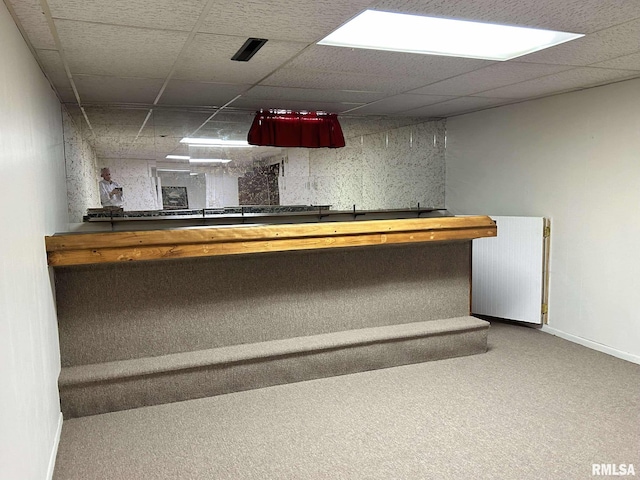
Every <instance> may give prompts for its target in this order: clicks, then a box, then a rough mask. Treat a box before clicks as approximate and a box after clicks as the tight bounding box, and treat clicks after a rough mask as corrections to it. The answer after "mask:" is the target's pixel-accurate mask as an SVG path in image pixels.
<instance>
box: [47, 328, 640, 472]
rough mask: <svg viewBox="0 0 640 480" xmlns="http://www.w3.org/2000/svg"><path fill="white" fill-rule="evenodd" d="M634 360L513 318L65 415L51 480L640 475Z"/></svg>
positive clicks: (638, 370)
mask: <svg viewBox="0 0 640 480" xmlns="http://www.w3.org/2000/svg"><path fill="white" fill-rule="evenodd" d="M638 392H640V366H639V365H635V364H632V363H628V362H625V361H623V360H619V359H616V358H614V357H610V356H608V355H605V354H602V353H599V352H595V351H592V350H589V349H587V348H585V347H582V346H579V345H575V344H572V343H570V342H567V341H565V340H562V339H560V338H557V337H553V336H551V335H548V334H545V333H542V332H539V331H536V330H534V329H530V328H527V327H521V326H516V325H510V324H501V323H495V322H494V323H493V325H492V327H491V329H490V331H489V351H488V352H487V353H486V354H484V355H474V356H471V357H460V358H453V359H448V360H440V361H436V362H427V363H420V364H415V365H407V366H402V367H395V368H389V369H383V370H375V371H370V372H364V373H357V374H352V375H344V376H340V377H331V378H324V379H319V380H312V381H307V382H301V383H295V384H287V385H280V386H275V387H268V388H264V389H260V390H252V391H247V392H239V393H233V394H228V395H222V396H218V397H212V398H205V399H199V400H190V401H187V402H180V403H173V404H166V405H159V406H154V407H146V408H140V409H136V410H128V411H123V412H115V413H108V414H104V415H96V416H92V417H84V418H78V419H72V420H67V421H65V422H64V424H63V429H62V438H61V441H60V446H59V451H58V458H57V463H56V470H55V474H54V479H55V480H69V479H77V480H91V479H110V480H130V479H137V480H138V479H139V480H142V479H193V480H200V479H234V480H245V479H256V480H257V479H259V480H265V479H489V478H496V479H519V480H520V479H522V480H526V479H536V480H538V479H562V480H564V479H586V478H592V477H591V472H592V464H593V463H616V464H620V463H624V464H629V463H633V464H634V465H635V470H636V474H637V475H640V472H639V470H640V451H639V450H640V398H639V395H638Z"/></svg>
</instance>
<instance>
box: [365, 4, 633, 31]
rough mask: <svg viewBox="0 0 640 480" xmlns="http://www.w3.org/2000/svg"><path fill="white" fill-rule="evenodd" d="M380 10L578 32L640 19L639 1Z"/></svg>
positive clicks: (405, 6) (384, 6) (408, 6)
mask: <svg viewBox="0 0 640 480" xmlns="http://www.w3.org/2000/svg"><path fill="white" fill-rule="evenodd" d="M376 9H377V10H389V11H401V12H407V13H415V14H422V15H431V16H434V17H447V18H459V19H467V20H476V21H483V22H490V23H502V24H508V25H521V26H529V27H538V28H545V29H550V30H561V31H566V32H575V33H591V32H595V31H598V30H602V29H605V28H609V27H611V26H614V25H618V24H621V23H624V22H627V21H629V20H631V19H636V18H640V5H639V4H638V2H637V1H636V0H616V1H612V2H603V1H602V0H563V1H561V2H559V1H558V0H474V1H472V2H470V1H469V0H382V1H380V2H379V3H377V4H376Z"/></svg>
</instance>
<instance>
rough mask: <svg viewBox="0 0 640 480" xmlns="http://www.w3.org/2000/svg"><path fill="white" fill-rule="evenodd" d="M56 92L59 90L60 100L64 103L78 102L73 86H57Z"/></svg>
mask: <svg viewBox="0 0 640 480" xmlns="http://www.w3.org/2000/svg"><path fill="white" fill-rule="evenodd" d="M55 90H56V92H58V95H59V96H60V101H61V102H62V103H70V104H73V103H76V94H75V93H73V89H72V88H71V87H66V88H61V87H56V88H55Z"/></svg>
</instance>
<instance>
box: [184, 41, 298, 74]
mask: <svg viewBox="0 0 640 480" xmlns="http://www.w3.org/2000/svg"><path fill="white" fill-rule="evenodd" d="M244 42H245V39H244V38H241V37H232V36H226V35H210V34H198V35H196V36H195V38H194V40H193V43H192V44H191V45H190V47H189V49H188V51H187V52H186V53H185V54H184V55H183V57H182V59H181V61H180V63H179V64H178V66H177V68H176V72H175V75H174V78H175V79H180V80H189V81H204V82H219V83H240V84H254V83H257V82H258V81H259V80H260V79H262V78H264V77H265V76H267V75H268V74H270V73H271V72H272V71H273V70H274V69H276V68H278V67H279V66H280V65H282V64H283V63H285V62H287V61H288V60H290V59H291V58H292V57H294V56H295V55H297V54H298V53H299V52H300V51H301V50H302V49H303V48H304V47H305V45H304V44H301V43H289V42H278V41H270V42H267V43H266V44H265V45H264V46H263V47H262V48H261V49H260V50H259V51H258V53H256V54H255V55H254V56H253V58H252V59H251V60H250V61H248V62H236V61H233V60H231V57H232V56H233V55H234V54H235V53H236V52H237V51H238V49H239V48H240V47H241V46H242V44H243V43H244Z"/></svg>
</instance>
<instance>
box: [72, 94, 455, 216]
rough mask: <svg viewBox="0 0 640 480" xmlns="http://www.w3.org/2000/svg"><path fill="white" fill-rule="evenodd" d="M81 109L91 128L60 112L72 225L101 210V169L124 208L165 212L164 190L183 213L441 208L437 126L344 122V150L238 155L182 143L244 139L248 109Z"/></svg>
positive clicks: (385, 120)
mask: <svg viewBox="0 0 640 480" xmlns="http://www.w3.org/2000/svg"><path fill="white" fill-rule="evenodd" d="M85 112H86V117H87V118H88V119H89V122H90V124H91V127H90V128H89V124H88V123H87V121H86V119H85V117H84V115H83V114H82V112H81V111H80V110H79V109H76V110H74V109H70V110H69V111H68V115H67V114H65V145H66V147H67V148H66V152H67V170H68V174H67V176H68V190H69V206H70V214H71V216H72V218H73V220H72V221H76V222H80V221H82V220H81V219H82V216H83V215H84V214H85V213H86V210H87V208H90V207H96V206H99V205H100V203H99V200H97V199H96V198H95V195H94V193H93V191H94V190H97V180H98V174H97V173H96V172H99V168H100V167H109V168H110V169H111V172H112V177H113V178H114V180H116V181H117V182H118V183H120V184H122V185H124V186H125V187H126V191H127V196H126V204H125V207H124V208H125V210H127V211H133V210H135V211H139V210H161V209H163V207H164V206H165V205H168V204H167V202H164V201H163V195H162V187H173V188H177V187H182V188H184V189H186V199H187V201H188V208H189V209H203V208H221V207H231V206H238V205H256V204H263V205H331V208H332V209H335V210H351V209H352V208H353V207H354V206H355V207H356V208H357V209H358V210H381V209H398V208H402V209H405V208H415V207H416V206H417V205H418V204H419V205H421V206H422V207H425V208H427V207H432V208H444V148H445V124H444V120H431V121H428V120H427V121H425V119H423V118H411V117H355V116H353V117H349V116H341V117H340V123H341V125H342V129H343V132H344V135H345V139H346V146H345V147H344V148H338V149H330V148H317V149H306V148H277V147H240V148H237V147H230V146H211V145H207V146H197V145H204V144H191V145H188V144H186V143H184V142H181V140H182V139H183V138H185V137H197V138H207V139H225V140H237V141H246V137H247V132H248V130H249V128H250V125H251V122H252V120H253V112H241V111H232V110H229V111H227V110H226V109H225V110H215V109H197V108H188V109H186V108H184V109H180V108H162V107H158V108H154V110H152V111H149V110H148V109H142V108H105V107H90V106H87V107H85ZM171 170H174V171H171ZM175 170H183V171H182V172H180V171H178V172H176V171H175ZM181 205H182V204H181Z"/></svg>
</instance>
